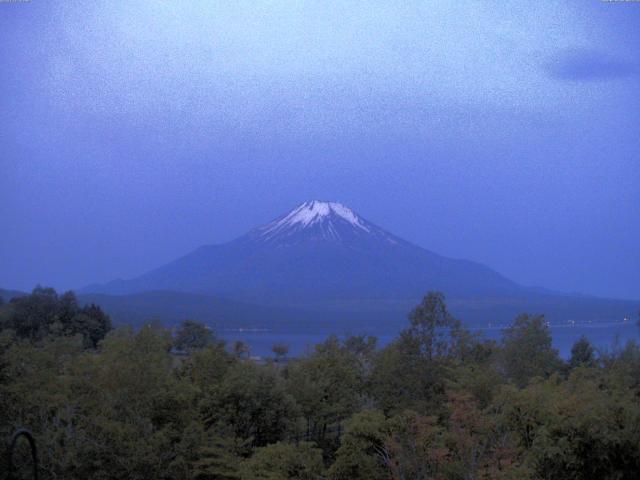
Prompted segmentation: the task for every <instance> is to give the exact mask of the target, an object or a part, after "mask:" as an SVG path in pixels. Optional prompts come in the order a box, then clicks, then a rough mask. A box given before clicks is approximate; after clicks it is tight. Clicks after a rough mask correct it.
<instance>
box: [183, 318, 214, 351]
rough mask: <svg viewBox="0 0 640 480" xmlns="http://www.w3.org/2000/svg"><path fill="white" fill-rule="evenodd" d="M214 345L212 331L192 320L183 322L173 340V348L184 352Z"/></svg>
mask: <svg viewBox="0 0 640 480" xmlns="http://www.w3.org/2000/svg"><path fill="white" fill-rule="evenodd" d="M214 343H215V335H214V333H213V331H212V330H211V329H210V328H209V327H208V326H206V325H205V324H204V323H200V322H195V321H193V320H183V322H182V323H181V324H180V327H179V328H178V330H177V331H176V334H175V336H174V339H173V346H174V347H175V348H177V349H178V350H183V351H185V352H193V351H195V350H201V349H203V348H205V347H208V346H210V345H213V344H214Z"/></svg>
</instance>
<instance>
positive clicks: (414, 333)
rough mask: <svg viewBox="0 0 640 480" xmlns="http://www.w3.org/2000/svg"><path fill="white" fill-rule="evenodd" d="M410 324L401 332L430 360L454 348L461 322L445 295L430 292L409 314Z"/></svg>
mask: <svg viewBox="0 0 640 480" xmlns="http://www.w3.org/2000/svg"><path fill="white" fill-rule="evenodd" d="M409 321H410V326H409V328H408V329H406V330H404V331H403V332H402V333H401V338H402V339H404V340H405V341H406V342H410V343H413V344H415V345H416V346H417V347H418V348H419V350H420V354H421V355H423V356H425V357H426V358H427V359H428V360H432V359H433V358H434V357H436V356H443V355H446V354H448V353H451V352H452V351H453V350H454V342H453V341H452V340H453V339H454V338H455V333H456V331H457V330H458V329H460V322H459V321H458V320H456V319H455V318H453V317H452V316H451V314H450V313H449V310H448V309H447V305H446V303H445V301H444V295H443V294H442V293H440V292H429V293H428V294H427V295H425V296H424V298H423V299H422V301H421V302H420V304H419V305H418V306H416V307H415V308H414V309H413V310H412V311H411V313H410V314H409Z"/></svg>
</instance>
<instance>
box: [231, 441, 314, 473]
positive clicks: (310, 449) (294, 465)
mask: <svg viewBox="0 0 640 480" xmlns="http://www.w3.org/2000/svg"><path fill="white" fill-rule="evenodd" d="M240 471H241V474H240V478H241V480H317V479H318V478H322V474H323V472H324V464H323V462H322V450H320V449H318V448H316V447H315V446H314V444H313V443H309V442H300V443H298V444H297V445H293V444H290V443H283V442H277V443H273V444H271V445H267V446H265V447H262V448H259V449H257V450H256V452H255V453H254V454H253V455H252V456H251V458H249V459H247V460H245V461H244V462H243V463H242V465H241V468H240Z"/></svg>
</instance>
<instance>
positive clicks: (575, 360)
mask: <svg viewBox="0 0 640 480" xmlns="http://www.w3.org/2000/svg"><path fill="white" fill-rule="evenodd" d="M596 365H597V361H596V356H595V350H594V348H593V347H592V346H591V343H590V342H589V340H587V337H585V336H584V335H583V336H582V337H580V339H579V340H578V341H577V342H576V343H574V344H573V346H572V347H571V357H570V358H569V367H570V368H577V367H580V366H583V367H595V366H596Z"/></svg>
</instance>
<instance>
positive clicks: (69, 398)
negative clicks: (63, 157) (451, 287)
mask: <svg viewBox="0 0 640 480" xmlns="http://www.w3.org/2000/svg"><path fill="white" fill-rule="evenodd" d="M88 318H89V319H91V320H88ZM0 319H1V320H0V436H2V437H3V438H8V437H9V436H10V434H11V433H12V432H13V431H15V429H16V428H18V427H27V428H29V429H30V430H32V431H33V432H34V435H35V437H36V440H37V443H38V446H39V452H40V465H41V476H42V478H45V479H65V480H67V479H68V480H76V479H77V480H80V479H86V478H94V479H98V480H112V479H113V480H115V479H122V478H126V479H133V480H137V479H139V480H143V479H148V478H154V479H155V478H157V479H167V480H168V479H177V480H195V479H197V480H214V479H225V480H256V479H269V480H280V479H305V480H306V479H327V480H329V479H330V480H347V479H349V480H359V479H362V480H364V479H367V480H369V479H371V480H383V479H438V480H459V479H503V480H506V479H513V480H515V479H529V478H530V479H537V478H550V479H551V478H568V479H591V478H594V479H595V478H603V479H635V478H637V472H638V471H640V402H638V399H639V398H640V346H639V345H638V344H636V343H635V342H629V343H628V344H627V345H625V346H623V347H619V348H616V349H614V350H613V351H611V352H605V353H601V354H597V353H596V352H595V351H594V349H593V348H592V346H591V345H590V344H589V343H588V342H587V341H586V340H585V339H581V340H579V341H578V342H576V344H575V345H574V348H573V349H572V355H571V358H570V359H569V362H568V364H567V365H565V364H564V363H563V362H562V361H561V360H560V359H559V357H558V355H557V352H556V351H555V350H553V348H552V347H551V338H550V335H549V331H548V328H547V325H546V323H545V321H544V319H543V317H539V316H529V315H522V316H519V317H518V318H516V319H515V321H514V323H513V325H511V326H510V327H509V328H508V329H506V330H505V331H504V336H503V339H502V341H501V342H498V343H496V342H489V341H484V340H482V339H481V338H477V337H475V336H473V335H471V334H470V333H469V332H468V331H466V330H465V329H463V328H462V326H461V325H460V323H459V322H458V321H457V320H455V319H454V318H453V317H452V316H451V315H450V314H449V313H448V311H447V308H446V305H445V303H444V298H443V297H442V295H440V294H435V293H432V294H429V295H427V296H426V297H425V298H424V299H423V301H422V302H421V304H420V305H419V306H418V307H417V308H416V309H415V310H414V311H413V312H412V314H411V316H410V324H409V326H408V328H407V329H406V330H404V331H403V332H402V333H401V334H400V335H399V337H398V338H397V339H396V340H395V341H394V342H392V343H391V344H390V345H388V346H386V347H385V348H377V346H376V341H375V339H374V338H372V337H363V336H360V337H349V338H346V339H343V340H340V339H339V338H337V337H334V336H332V337H329V338H328V339H327V340H326V341H325V342H324V343H322V344H320V345H317V346H316V348H315V350H314V351H313V352H312V353H310V354H309V355H306V356H304V357H300V358H290V359H288V360H287V361H286V362H284V361H282V362H273V361H271V360H269V361H267V362H256V361H255V360H254V359H252V358H250V357H249V355H248V348H247V347H246V345H243V344H238V345H234V346H232V347H231V348H230V349H228V350H227V348H225V346H224V344H222V343H221V342H218V341H216V339H215V335H214V334H213V332H211V331H210V330H208V329H207V328H206V327H204V326H203V325H201V324H197V323H195V322H188V321H185V322H183V324H182V325H181V327H180V328H179V329H178V330H177V331H176V332H174V334H173V335H172V333H171V332H170V331H168V330H166V329H164V328H162V327H161V326H160V325H158V324H149V325H146V326H144V327H143V328H141V329H140V330H138V331H133V330H132V329H131V328H127V327H125V328H118V329H115V330H111V329H110V326H109V322H108V317H107V316H106V315H105V314H104V313H103V312H102V311H101V310H100V309H99V308H98V307H92V306H89V307H80V306H79V305H77V302H76V301H75V297H74V296H73V294H64V295H62V296H58V295H57V294H56V293H55V292H54V291H52V290H50V289H41V288H37V289H36V290H34V292H33V294H32V295H30V296H28V297H24V298H23V299H21V300H12V301H10V302H8V303H6V304H5V305H3V306H1V307H0ZM96 326H97V327H96ZM278 352H280V353H279V354H278ZM283 352H284V349H278V350H277V351H276V354H278V355H279V357H280V358H281V359H283V357H284V353H283ZM23 453H24V452H21V451H19V452H18V454H17V456H18V457H19V458H20V457H21V455H22V454H23ZM1 462H6V459H5V458H4V457H2V458H1V459H0V471H2V472H4V471H6V467H7V466H6V464H5V463H1ZM0 478H1V476H0Z"/></svg>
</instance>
